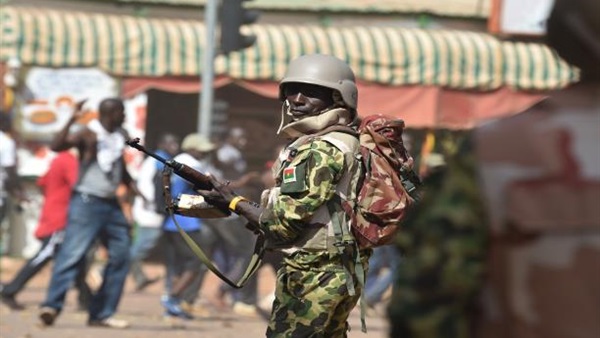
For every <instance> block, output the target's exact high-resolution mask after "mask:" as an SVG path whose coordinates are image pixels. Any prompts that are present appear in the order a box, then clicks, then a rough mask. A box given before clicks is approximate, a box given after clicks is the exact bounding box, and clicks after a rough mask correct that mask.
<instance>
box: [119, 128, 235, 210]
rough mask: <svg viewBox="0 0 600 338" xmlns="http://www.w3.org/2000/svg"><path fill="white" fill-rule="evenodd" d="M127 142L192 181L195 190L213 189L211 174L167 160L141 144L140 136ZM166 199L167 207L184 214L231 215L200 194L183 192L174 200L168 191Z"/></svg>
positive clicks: (224, 208) (167, 187) (166, 186)
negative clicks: (208, 201)
mask: <svg viewBox="0 0 600 338" xmlns="http://www.w3.org/2000/svg"><path fill="white" fill-rule="evenodd" d="M125 144H127V145H128V146H130V147H132V148H135V149H137V150H139V151H141V152H143V153H144V154H146V155H148V156H150V157H153V158H154V159H156V160H157V161H159V162H160V163H162V164H164V165H165V166H166V167H168V168H170V169H168V170H169V171H172V172H174V173H175V174H176V175H178V176H179V177H181V178H183V179H184V180H186V181H188V182H190V183H192V184H193V185H194V190H212V188H213V184H212V182H211V181H210V177H209V176H207V175H204V174H203V173H201V172H199V171H197V170H195V169H192V168H190V167H189V166H187V165H185V164H183V163H179V162H177V161H174V160H167V159H164V158H162V157H160V156H159V155H156V154H155V153H152V152H149V151H148V149H146V148H145V147H144V146H142V145H140V139H139V138H134V139H133V140H129V141H125ZM169 174H170V172H169ZM163 175H164V173H163ZM163 181H164V180H163ZM167 182H168V180H167ZM163 183H164V182H163ZM164 189H165V191H166V190H170V184H169V183H164ZM165 200H166V201H167V209H172V211H173V212H175V213H177V214H180V215H184V216H191V217H199V218H215V217H227V216H229V215H231V212H230V211H229V210H228V209H227V208H226V207H218V206H213V205H211V204H208V203H207V202H206V201H205V200H204V198H203V197H202V196H200V195H188V194H181V195H180V196H178V197H177V198H176V200H175V201H173V200H172V198H171V194H170V193H168V194H165Z"/></svg>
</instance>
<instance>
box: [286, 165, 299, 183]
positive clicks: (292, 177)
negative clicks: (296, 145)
mask: <svg viewBox="0 0 600 338" xmlns="http://www.w3.org/2000/svg"><path fill="white" fill-rule="evenodd" d="M290 182H296V167H287V168H285V169H283V183H290Z"/></svg>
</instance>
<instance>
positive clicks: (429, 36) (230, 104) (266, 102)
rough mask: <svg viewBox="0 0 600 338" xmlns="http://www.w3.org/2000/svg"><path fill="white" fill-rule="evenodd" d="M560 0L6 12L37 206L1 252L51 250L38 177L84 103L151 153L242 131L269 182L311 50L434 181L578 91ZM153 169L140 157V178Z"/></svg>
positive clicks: (207, 1)
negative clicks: (455, 150)
mask: <svg viewBox="0 0 600 338" xmlns="http://www.w3.org/2000/svg"><path fill="white" fill-rule="evenodd" d="M552 3H553V1H552V0H453V1H439V0H438V1H436V0H377V1H374V0H286V1H279V0H252V1H242V0H223V3H220V2H219V1H216V0H215V1H213V0H96V1H94V0H86V1H83V0H80V1H75V0H43V1H42V0H19V1H7V0H4V1H0V4H1V8H0V34H1V35H0V39H1V40H0V76H1V78H2V81H0V103H1V104H2V114H9V115H10V116H11V118H12V123H13V125H12V127H13V128H12V132H11V136H12V137H13V138H14V139H15V140H16V141H17V144H18V155H19V157H18V159H19V165H18V170H19V175H20V176H21V178H22V179H23V181H24V182H25V184H26V188H27V189H28V190H29V191H28V196H29V198H30V201H29V202H28V203H29V204H28V206H27V207H25V208H17V207H14V208H10V209H9V210H10V213H9V216H8V217H5V219H4V222H3V224H2V226H1V229H2V235H1V237H0V238H1V243H0V254H4V255H10V256H17V257H28V256H31V255H32V254H34V253H35V252H36V251H37V249H38V248H39V242H38V241H37V240H35V239H34V238H33V236H32V232H33V229H34V228H35V226H36V224H37V217H38V214H37V212H39V208H37V207H36V205H38V206H39V203H41V196H40V194H39V192H38V191H37V189H36V187H35V180H36V178H37V177H39V176H40V175H42V174H43V173H44V172H45V170H46V169H47V166H48V163H49V161H50V159H52V157H53V155H54V154H53V153H52V152H51V151H49V150H48V147H47V144H48V142H49V140H50V139H51V137H52V136H53V135H54V133H56V132H57V131H58V130H60V128H61V127H62V126H63V125H64V123H65V122H66V121H67V119H68V118H69V117H70V116H71V114H72V110H73V106H74V104H75V102H77V101H79V100H81V99H84V98H87V99H88V102H87V103H86V107H87V109H88V113H87V115H86V117H85V118H84V119H83V120H81V121H79V123H80V124H85V123H87V122H88V121H89V120H91V119H94V118H95V115H96V112H95V111H94V110H95V109H96V107H97V104H98V102H99V101H100V100H101V99H103V98H106V97H110V96H120V97H122V98H124V99H125V100H126V110H127V112H126V114H127V119H126V128H127V129H128V131H129V133H130V135H131V136H132V137H140V138H141V139H142V142H143V143H144V144H146V145H147V146H148V147H149V148H150V149H153V148H155V146H156V142H157V139H158V136H159V135H160V134H161V133H164V132H170V133H173V134H175V135H178V136H179V137H181V138H183V137H184V136H185V135H187V134H189V133H191V132H195V131H201V132H203V133H208V134H209V135H210V137H211V138H212V139H213V140H215V141H217V142H221V141H222V140H223V139H224V137H225V135H226V133H227V131H228V130H230V129H231V128H233V127H241V128H243V129H244V130H245V131H246V135H247V137H248V146H247V147H246V149H245V154H244V155H245V158H246V159H247V161H248V169H249V170H262V168H263V167H264V165H265V163H267V162H268V161H269V160H271V159H272V158H273V154H274V152H275V149H277V147H278V146H280V145H281V144H282V143H283V142H284V140H281V139H278V138H277V136H276V135H275V131H276V130H277V127H278V125H279V122H280V108H281V106H280V102H279V101H278V99H277V97H278V81H279V79H280V78H281V77H282V76H283V74H284V72H285V69H286V65H287V64H288V62H289V61H290V60H291V59H293V58H295V57H297V56H299V55H301V54H309V53H323V54H333V55H335V56H337V57H339V58H341V59H344V60H346V61H347V62H348V63H349V64H350V66H351V67H352V68H353V69H354V71H355V74H356V76H357V83H358V88H359V100H358V111H359V114H360V115H361V116H367V115H370V114H375V113H381V114H386V115H390V116H395V117H399V118H402V119H404V121H405V122H406V126H407V134H408V136H409V137H410V140H411V142H412V149H411V151H412V153H413V156H414V157H415V159H416V161H417V162H416V163H417V166H418V171H419V173H420V174H424V173H425V171H426V170H427V163H428V161H429V162H431V161H435V160H436V159H437V158H438V157H437V156H439V154H440V153H442V154H443V152H445V151H448V149H451V148H452V144H453V142H454V141H453V140H455V139H456V138H457V137H460V135H461V134H462V133H463V132H464V131H467V130H469V129H471V128H473V127H474V126H477V125H480V124H481V123H485V121H488V120H491V119H494V118H498V117H504V116H508V115H512V114H515V113H516V112H519V111H523V110H524V109H526V108H527V107H529V106H531V105H532V104H534V103H536V102H538V101H539V100H540V99H542V98H544V97H545V96H546V95H547V94H548V93H550V92H551V91H554V90H557V89H560V88H563V87H565V86H567V85H568V84H570V83H572V82H574V81H576V80H577V79H578V71H577V69H575V68H573V67H571V66H570V65H568V64H567V63H565V62H564V61H562V60H561V59H560V58H559V57H558V56H557V55H556V54H555V53H554V52H553V51H552V50H550V49H548V48H547V47H546V46H545V45H544V44H543V39H544V32H545V20H546V18H547V16H548V13H549V10H550V8H551V6H552ZM215 8H216V9H217V10H216V11H215V12H211V11H210V10H211V9H215ZM211 32H214V34H212V35H211V34H210V33H211ZM207 55H208V56H209V60H210V63H207V62H206V60H207V59H206V56H207ZM210 56H212V57H210ZM207 75H211V76H210V77H207ZM206 83H208V84H212V85H211V86H210V88H208V90H206V88H203V87H206ZM203 95H205V96H204V97H203ZM201 107H209V108H208V109H205V110H204V111H202V109H201ZM203 123H204V125H203ZM142 159H143V157H142V155H141V154H140V153H139V152H136V151H131V152H130V153H129V154H128V158H127V161H128V165H129V168H130V169H131V172H132V174H134V175H135V173H136V170H137V169H138V168H139V165H140V163H141V161H142Z"/></svg>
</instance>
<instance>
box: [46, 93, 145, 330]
mask: <svg viewBox="0 0 600 338" xmlns="http://www.w3.org/2000/svg"><path fill="white" fill-rule="evenodd" d="M83 103H84V101H82V102H79V103H77V105H76V107H75V112H74V114H73V116H72V117H71V118H70V119H69V121H68V123H67V124H66V125H65V126H64V128H63V129H62V130H61V131H60V132H59V133H58V134H57V135H56V136H55V138H54V139H53V141H52V144H51V148H52V150H54V151H63V150H66V149H69V148H72V147H76V148H77V149H78V150H79V154H80V170H79V177H78V181H77V183H76V185H75V189H74V191H73V195H72V198H71V202H70V209H69V214H68V224H67V227H66V231H65V239H64V242H63V244H62V247H61V250H59V252H58V254H57V256H56V259H55V262H54V268H53V270H52V278H51V280H50V285H49V286H48V291H47V294H46V300H45V301H44V302H43V303H42V307H41V309H40V313H39V316H40V319H41V322H42V324H43V325H45V326H50V325H53V324H54V321H55V319H56V317H57V316H58V315H59V314H60V312H61V311H62V309H63V305H64V302H65V296H66V293H67V290H68V289H69V287H70V285H71V283H72V282H73V280H74V279H75V276H76V274H77V271H78V267H79V266H80V265H81V264H82V263H83V262H84V261H85V255H86V253H87V252H88V250H89V249H90V247H91V246H92V245H93V244H94V242H95V241H96V240H98V239H99V240H100V241H101V243H102V244H103V245H104V246H106V248H107V251H108V261H107V264H106V267H105V268H104V271H103V276H102V284H101V286H100V289H99V290H98V291H97V292H96V294H95V295H94V297H93V298H92V301H91V304H90V307H89V309H88V315H89V317H88V325H90V326H103V327H110V328H126V327H128V326H129V323H128V322H127V321H125V320H122V319H117V318H115V317H114V315H115V312H116V310H117V307H118V305H119V301H120V300H121V295H122V292H123V287H124V285H125V279H126V277H127V273H128V271H129V246H130V244H131V225H130V224H129V223H128V222H127V220H126V218H125V215H124V214H123V210H122V209H121V207H120V205H119V201H118V199H117V196H116V191H117V188H118V187H119V184H121V183H122V184H124V185H125V186H127V187H129V188H130V189H132V190H133V191H137V189H136V187H135V185H134V184H132V183H133V181H132V179H131V176H130V175H129V173H128V172H127V169H126V167H125V161H124V158H123V151H124V146H125V140H127V139H128V135H127V132H126V131H125V130H124V129H123V128H122V125H123V122H124V120H125V106H124V105H123V101H122V100H121V99H118V98H109V99H105V100H103V101H102V102H100V106H99V119H98V120H92V121H91V122H89V123H88V124H87V126H86V127H84V128H83V129H81V130H79V131H76V132H74V133H71V132H70V129H71V126H72V125H73V124H74V123H75V121H77V120H78V119H79V118H80V116H82V114H83V111H82V106H83Z"/></svg>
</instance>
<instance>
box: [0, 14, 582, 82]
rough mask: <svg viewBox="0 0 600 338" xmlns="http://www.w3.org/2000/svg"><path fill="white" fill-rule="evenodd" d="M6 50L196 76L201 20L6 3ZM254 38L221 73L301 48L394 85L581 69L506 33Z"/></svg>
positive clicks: (276, 66) (247, 75) (338, 31)
mask: <svg viewBox="0 0 600 338" xmlns="http://www.w3.org/2000/svg"><path fill="white" fill-rule="evenodd" d="M1 15H2V20H1V23H0V29H1V32H2V41H1V42H0V47H1V50H0V57H1V58H2V59H3V60H5V59H7V58H9V57H11V56H17V57H19V58H20V59H21V61H22V62H23V63H24V64H29V65H37V66H48V67H85V66H90V67H99V68H101V69H103V70H105V71H107V72H109V73H111V74H113V75H116V76H163V75H177V76H198V75H199V74H201V73H202V69H201V65H202V51H203V46H204V41H205V29H204V25H203V24H202V23H201V22H198V21H185V20H167V19H145V18H136V17H130V16H116V15H101V14H92V13H80V12H64V11H55V10H50V9H39V8H35V9H34V8H25V7H18V8H17V7H8V6H5V7H4V8H3V9H2V13H1ZM247 31H248V32H249V33H253V34H256V35H257V43H256V44H255V45H254V46H252V47H251V48H248V49H246V50H244V51H242V52H235V53H231V54H230V55H229V56H228V57H225V56H222V55H220V56H218V57H217V58H216V61H215V71H216V73H217V74H218V75H225V76H229V77H231V78H234V79H245V80H277V79H280V78H281V77H282V76H283V74H284V72H285V69H286V65H287V64H288V63H289V61H290V60H291V59H292V58H294V57H296V56H298V55H301V54H307V53H325V54H333V55H336V56H338V57H340V58H342V59H344V60H346V61H347V62H348V63H349V64H350V65H351V66H352V67H353V69H354V70H355V73H356V76H357V77H358V78H360V79H362V80H365V81H369V82H375V83H381V84H387V85H394V86H397V85H432V86H443V87H448V88H456V89H476V90H491V89H496V88H499V87H502V86H508V87H513V88H516V89H525V90H548V89H555V88H560V87H562V86H564V85H566V84H568V83H569V82H571V81H574V80H575V79H576V78H577V74H578V73H577V70H576V69H574V68H573V67H570V66H569V65H568V64H566V63H565V62H564V61H562V60H560V59H559V58H558V57H557V56H556V55H555V54H554V53H553V52H552V51H551V50H549V49H548V48H547V47H545V46H544V45H540V44H532V43H512V42H503V41H500V40H498V39H496V38H494V37H493V36H491V35H487V34H481V33H472V32H464V31H446V30H421V29H407V28H396V27H376V26H369V27H352V28H323V27H318V26H285V25H253V26H251V27H247Z"/></svg>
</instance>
